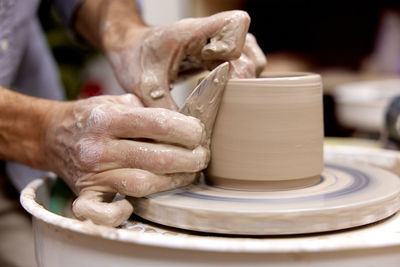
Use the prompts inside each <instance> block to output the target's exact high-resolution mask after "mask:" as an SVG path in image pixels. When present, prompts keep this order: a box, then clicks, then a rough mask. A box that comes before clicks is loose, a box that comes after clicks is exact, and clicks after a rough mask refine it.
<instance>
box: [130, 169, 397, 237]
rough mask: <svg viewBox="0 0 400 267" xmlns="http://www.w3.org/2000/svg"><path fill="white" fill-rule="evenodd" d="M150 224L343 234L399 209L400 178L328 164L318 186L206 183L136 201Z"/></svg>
mask: <svg viewBox="0 0 400 267" xmlns="http://www.w3.org/2000/svg"><path fill="white" fill-rule="evenodd" d="M133 205H134V209H135V211H134V212H135V213H136V214H137V215H139V216H140V217H143V218H145V219H147V220H150V221H153V222H156V223H160V224H164V225H168V226H173V227H177V228H183V229H187V230H195V231H202V232H211V233H223V234H245V235H246V234H247V235H281V234H302V233H313V232H323V231H332V230H338V229H345V228H349V227H354V226H360V225H365V224H368V223H372V222H376V221H378V220H381V219H384V218H386V217H388V216H390V215H392V214H394V213H396V212H397V211H398V210H399V209H400V179H399V178H398V176H396V175H395V174H392V173H390V172H388V171H385V170H382V169H379V168H375V167H370V166H357V165H351V166H350V165H345V164H342V163H340V164H339V163H333V162H332V163H327V164H326V165H325V169H324V171H323V173H322V174H321V176H320V179H318V180H317V181H316V182H315V183H314V184H312V185H309V186H305V187H298V188H292V189H274V190H269V191H266V190H264V191H248V190H237V189H225V188H219V187H214V186H210V185H207V184H205V182H204V178H201V179H200V180H199V182H198V183H196V184H192V185H190V186H187V187H185V188H181V189H176V190H172V191H168V192H163V193H159V194H154V195H151V196H148V197H145V198H140V199H135V200H134V201H133Z"/></svg>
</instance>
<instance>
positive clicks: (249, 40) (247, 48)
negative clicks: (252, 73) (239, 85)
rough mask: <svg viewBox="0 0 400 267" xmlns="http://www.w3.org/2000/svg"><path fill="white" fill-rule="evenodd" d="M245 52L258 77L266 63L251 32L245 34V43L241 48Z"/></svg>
mask: <svg viewBox="0 0 400 267" xmlns="http://www.w3.org/2000/svg"><path fill="white" fill-rule="evenodd" d="M243 54H245V55H246V56H247V57H248V58H249V59H250V60H251V61H252V62H253V63H254V65H255V69H256V76H257V77H258V76H259V75H260V74H261V72H262V71H263V70H264V68H265V66H266V65H267V58H266V57H265V54H264V52H263V51H262V50H261V48H260V47H259V46H258V43H257V40H256V38H255V37H254V35H252V34H251V33H248V34H247V35H246V43H245V45H244V48H243Z"/></svg>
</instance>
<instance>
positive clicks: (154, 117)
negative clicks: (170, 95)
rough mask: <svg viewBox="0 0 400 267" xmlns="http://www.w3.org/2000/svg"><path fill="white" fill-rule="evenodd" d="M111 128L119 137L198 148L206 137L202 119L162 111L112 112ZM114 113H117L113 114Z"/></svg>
mask: <svg viewBox="0 0 400 267" xmlns="http://www.w3.org/2000/svg"><path fill="white" fill-rule="evenodd" d="M110 112H111V114H110V115H111V116H112V117H113V119H112V121H111V124H110V126H109V129H110V131H111V133H112V134H113V135H114V136H115V137H117V138H147V139H152V140H156V141H159V142H164V143H171V144H178V145H181V146H184V147H187V148H195V147H197V146H198V145H200V144H201V143H202V142H203V141H204V138H205V130H204V126H203V125H202V123H201V122H200V120H199V119H197V118H194V117H190V116H186V115H183V114H181V113H179V112H175V111H171V110H167V109H162V108H138V109H127V110H114V111H110ZM113 112H114V113H113Z"/></svg>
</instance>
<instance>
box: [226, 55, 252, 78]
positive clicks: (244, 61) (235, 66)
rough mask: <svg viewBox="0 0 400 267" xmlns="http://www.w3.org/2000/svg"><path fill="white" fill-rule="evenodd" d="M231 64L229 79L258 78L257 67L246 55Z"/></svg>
mask: <svg viewBox="0 0 400 267" xmlns="http://www.w3.org/2000/svg"><path fill="white" fill-rule="evenodd" d="M229 63H230V68H229V77H230V78H231V79H236V78H255V77H256V65H255V64H254V62H253V61H252V60H251V59H250V58H249V57H247V56H246V55H245V54H242V55H241V56H240V58H238V59H235V60H232V61H231V62H229Z"/></svg>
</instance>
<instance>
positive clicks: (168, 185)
mask: <svg viewBox="0 0 400 267" xmlns="http://www.w3.org/2000/svg"><path fill="white" fill-rule="evenodd" d="M195 177H196V174H195V173H174V174H168V175H161V174H155V173H152V172H149V171H146V170H141V169H114V170H109V171H105V172H102V173H98V174H95V175H94V176H92V177H90V179H91V181H93V182H92V183H91V184H93V185H94V184H96V185H97V187H98V188H99V189H101V190H107V191H110V192H118V193H120V194H124V195H128V196H133V197H143V196H147V195H151V194H154V193H158V192H162V191H166V190H171V189H175V188H179V187H182V186H186V185H188V184H190V183H192V182H193V181H194V179H195ZM86 182H88V181H86ZM92 188H96V186H95V187H93V186H92Z"/></svg>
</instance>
